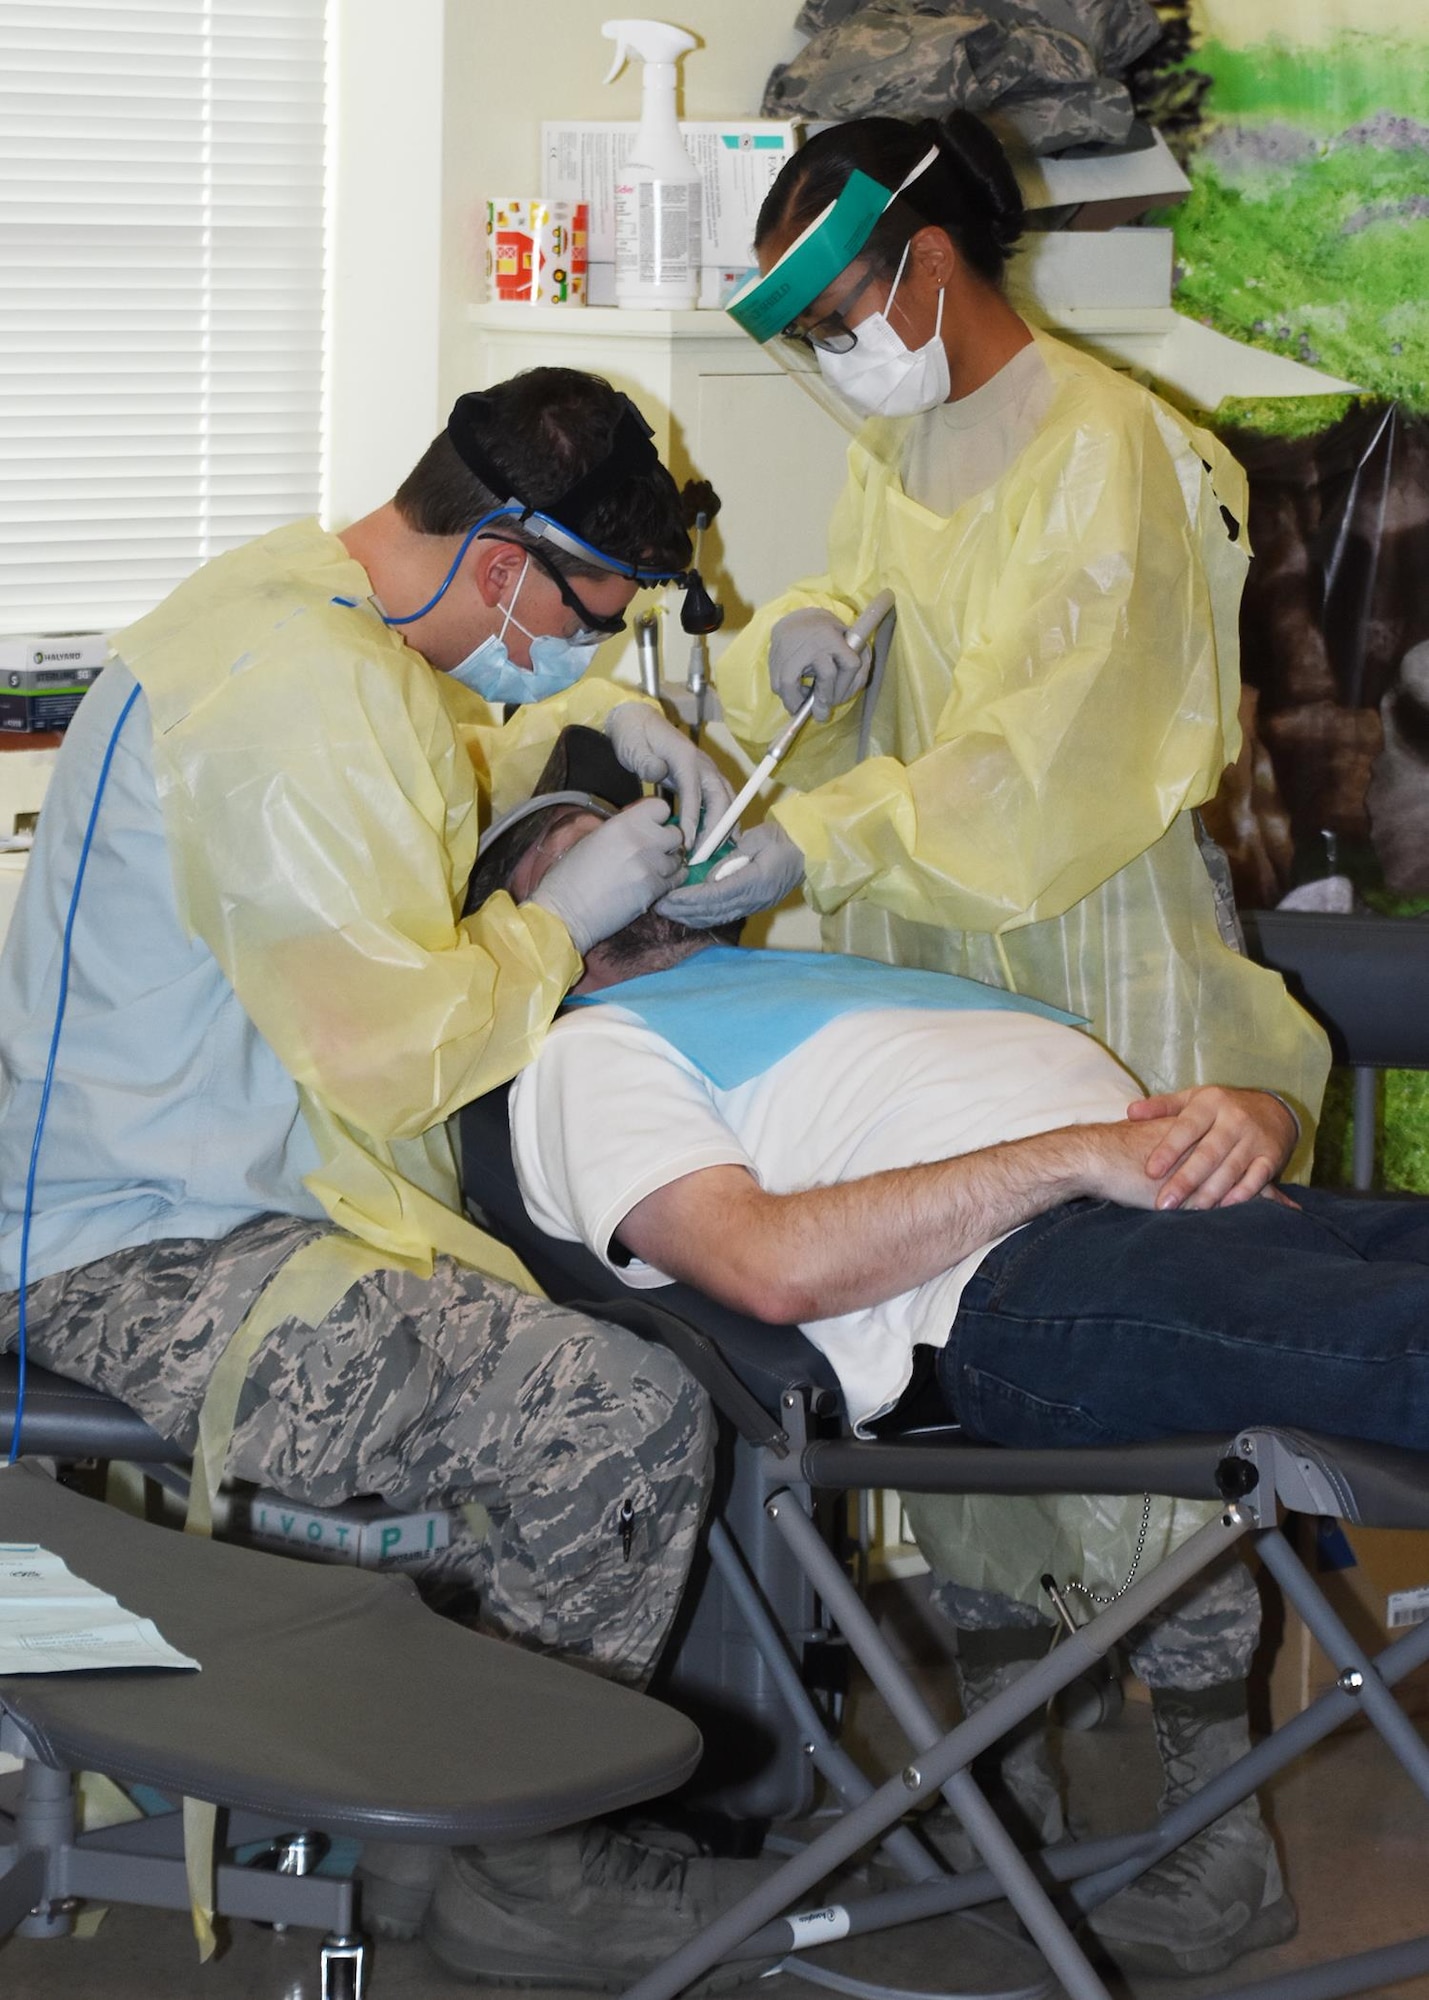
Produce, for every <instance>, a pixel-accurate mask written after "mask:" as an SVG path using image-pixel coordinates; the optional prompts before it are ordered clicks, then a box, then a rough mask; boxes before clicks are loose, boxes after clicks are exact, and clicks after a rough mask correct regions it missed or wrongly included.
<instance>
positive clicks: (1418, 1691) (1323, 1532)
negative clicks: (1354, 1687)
mask: <svg viewBox="0 0 1429 2000" xmlns="http://www.w3.org/2000/svg"><path fill="white" fill-rule="evenodd" d="M1296 1547H1297V1549H1298V1551H1299V1555H1300V1559H1301V1561H1302V1562H1303V1563H1304V1564H1305V1567H1306V1568H1307V1569H1308V1570H1309V1571H1310V1573H1311V1574H1312V1575H1313V1577H1314V1578H1315V1581H1316V1583H1317V1584H1318V1585H1319V1586H1320V1588H1321V1590H1323V1592H1324V1594H1325V1598H1326V1601H1327V1602H1328V1603H1329V1605H1330V1606H1331V1608H1332V1609H1333V1610H1334V1612H1335V1613H1336V1615H1337V1616H1338V1617H1339V1618H1340V1619H1341V1620H1343V1622H1344V1624H1345V1626H1346V1627H1347V1628H1348V1630H1349V1632H1350V1635H1351V1637H1352V1638H1353V1639H1354V1640H1355V1641H1356V1643H1357V1644H1358V1645H1360V1646H1362V1647H1363V1648H1364V1650H1365V1651H1366V1652H1367V1653H1368V1654H1370V1656H1371V1657H1373V1655H1374V1654H1376V1653H1378V1652H1380V1651H1382V1650H1383V1648H1384V1647H1385V1646H1387V1645H1388V1644H1389V1643H1390V1641H1391V1640H1393V1639H1397V1638H1400V1637H1402V1636H1403V1634H1404V1632H1405V1631H1406V1630H1407V1629H1408V1628H1409V1627H1410V1626H1411V1625H1416V1624H1419V1623H1421V1622H1422V1621H1423V1620H1424V1619H1425V1618H1429V1531H1426V1530H1422V1529H1398V1528H1352V1527H1341V1526H1340V1524H1339V1523H1334V1522H1332V1523H1329V1524H1327V1525H1325V1526H1323V1527H1321V1528H1319V1529H1318V1531H1317V1526H1316V1523H1314V1522H1313V1521H1308V1520H1302V1521H1300V1522H1298V1523H1297V1526H1296ZM1347 1559H1348V1561H1347ZM1340 1564H1344V1565H1345V1566H1343V1567H1340V1566H1338V1565H1340ZM1334 1683H1335V1670H1334V1668H1333V1667H1331V1665H1330V1663H1329V1661H1328V1660H1327V1659H1326V1657H1325V1655H1324V1653H1323V1652H1322V1651H1321V1650H1320V1647H1319V1644H1318V1642H1317V1641H1316V1640H1315V1639H1313V1638H1312V1637H1311V1635H1310V1632H1309V1629H1308V1627H1307V1626H1306V1625H1305V1623H1304V1621H1303V1619H1302V1618H1301V1617H1300V1615H1299V1613H1298V1612H1297V1611H1295V1610H1294V1609H1293V1608H1292V1607H1291V1606H1290V1605H1288V1604H1287V1605H1286V1606H1285V1608H1284V1629H1283V1632H1282V1634H1281V1638H1280V1643H1279V1646H1278V1647H1277V1649H1276V1652H1275V1656H1274V1658H1273V1660H1272V1661H1271V1662H1270V1712H1271V1720H1272V1722H1273V1723H1275V1724H1276V1726H1277V1727H1278V1726H1279V1724H1280V1723H1282V1722H1284V1721H1286V1720H1287V1719H1288V1718H1289V1717H1290V1716H1292V1715H1298V1714H1299V1713H1300V1711H1301V1710H1302V1709H1304V1708H1308V1707H1309V1705H1310V1703H1311V1702H1312V1701H1314V1700H1315V1699H1316V1697H1317V1696H1319V1695H1321V1694H1323V1693H1324V1692H1325V1690H1326V1689H1327V1688H1330V1687H1333V1686H1334ZM1398 1694H1399V1700H1400V1702H1401V1704H1402V1705H1403V1706H1404V1707H1406V1708H1407V1709H1409V1710H1410V1711H1412V1712H1417V1711H1422V1710H1425V1709H1429V1666H1426V1667H1423V1668H1420V1669H1418V1670H1417V1671H1416V1672H1415V1673H1413V1674H1410V1675H1408V1676H1407V1677H1406V1679H1404V1680H1403V1681H1401V1682H1400V1684H1399V1690H1398Z"/></svg>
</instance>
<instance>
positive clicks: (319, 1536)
mask: <svg viewBox="0 0 1429 2000" xmlns="http://www.w3.org/2000/svg"><path fill="white" fill-rule="evenodd" d="M247 1509H248V1512H247V1521H246V1524H245V1532H246V1536H247V1539H249V1540H251V1541H253V1542H255V1543H258V1544H259V1545H260V1546H262V1547H265V1548H270V1549H278V1550H280V1551H282V1552H283V1553H284V1554H286V1555H294V1556H308V1557H311V1558H312V1559H314V1560H315V1561H318V1562H341V1563H356V1564H357V1565H358V1566H359V1567H360V1568H362V1569H396V1568H401V1567H402V1566H403V1565H404V1564H406V1563H412V1562H417V1561H419V1560H420V1559H421V1558H422V1557H423V1556H426V1555H430V1554H431V1553H432V1552H433V1550H435V1549H444V1548H446V1547H447V1545H448V1544H449V1542H450V1541H451V1520H450V1517H449V1516H448V1515H447V1514H446V1513H445V1512H444V1511H442V1510H440V1509H437V1510H433V1511H430V1512H424V1513H420V1514H398V1513H394V1512H393V1510H392V1509H391V1508H390V1507H388V1506H386V1505H385V1504H384V1502H382V1501H381V1500H349V1501H347V1502H346V1503H345V1504H344V1505H343V1506H341V1507H332V1508H329V1509H327V1510H326V1511H325V1512H323V1513H315V1512H314V1511H313V1510H312V1509H311V1508H307V1507H295V1506H294V1505H293V1503H292V1502H291V1501H289V1500H283V1499H280V1498H279V1496H278V1495H277V1494H276V1493H255V1494H254V1495H253V1496H252V1498H251V1500H250V1501H249V1502H248V1503H247Z"/></svg>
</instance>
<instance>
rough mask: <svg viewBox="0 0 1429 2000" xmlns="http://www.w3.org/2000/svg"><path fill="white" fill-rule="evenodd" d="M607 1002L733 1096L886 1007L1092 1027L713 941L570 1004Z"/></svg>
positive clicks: (906, 969)
mask: <svg viewBox="0 0 1429 2000" xmlns="http://www.w3.org/2000/svg"><path fill="white" fill-rule="evenodd" d="M602 1002H607V1003H609V1004H610V1005H611V1006H615V1007H623V1008H625V1009H626V1010H627V1012H629V1013H631V1014H633V1015H635V1017H636V1019H637V1020H639V1021H640V1022H641V1023H642V1024H643V1025H644V1026H645V1027H647V1028H649V1029H650V1031H651V1032H652V1034H656V1035H659V1036H660V1038H661V1040H662V1041H666V1042H669V1044H670V1045H671V1047H672V1048H675V1049H678V1050H679V1052H680V1054H681V1055H682V1056H684V1058H685V1059H686V1061H687V1062H690V1063H693V1064H694V1066H695V1068H696V1069H698V1070H700V1071H702V1072H703V1074H704V1075H705V1076H707V1077H708V1078H709V1080H710V1082H711V1083H712V1084H714V1086H715V1088H716V1089H717V1090H735V1089H737V1088H738V1086H739V1085H740V1084H742V1083H748V1082H749V1080H750V1078H751V1077H755V1076H762V1075H763V1073H764V1071H765V1070H767V1069H772V1068H773V1067H774V1065H775V1063H777V1062H779V1061H780V1060H781V1059H782V1058H783V1057H784V1056H787V1055H788V1054H789V1053H790V1052H791V1050H793V1049H796V1048H798V1047H799V1045H800V1043H801V1042H806V1041H807V1040H808V1039H809V1037H810V1036H811V1035H815V1034H817V1033H818V1031H819V1029H820V1028H825V1027H827V1026H828V1024H829V1022H830V1021H836V1020H838V1019H839V1017H840V1016H841V1015H843V1014H854V1013H865V1014H866V1013H869V1012H871V1011H873V1010H874V1009H875V1008H880V1007H909V1008H922V1009H924V1010H929V1009H936V1008H946V1009H947V1010H948V1011H949V1012H950V1013H960V1012H970V1011H974V1010H982V1009H988V1008H991V1009H994V1010H1004V1009H1011V1010H1012V1011H1014V1012H1016V1013H1021V1014H1040V1015H1041V1016H1042V1019H1043V1020H1044V1021H1058V1022H1060V1023H1061V1024H1062V1025H1063V1026H1064V1027H1068V1028H1080V1027H1085V1025H1086V1023H1085V1022H1084V1021H1082V1020H1081V1019H1079V1017H1078V1016H1077V1015H1075V1014H1064V1013H1063V1012H1062V1011H1061V1009H1060V1008H1058V1007H1048V1006H1046V1005H1044V1003H1043V1002H1042V1001H1040V1000H1029V999H1027V998H1025V997H1024V995H1022V994H1020V993H1007V992H1005V991H1004V990H1003V989H1002V988H1001V987H1000V986H983V985H981V984H980V983H979V982H978V981H977V980H975V979H961V978H959V977H958V975H957V974H956V973H952V972H924V971H921V970H920V969H919V968H918V967H916V966H908V965H884V964H883V963H882V962H881V961H880V960H877V959H871V958H851V957H849V956H847V955H846V954H845V953H842V952H814V951H743V950H741V949H740V948H739V947H738V946H737V945H707V946H706V947H705V949H704V950H703V951H699V952H696V953H695V954H694V956H693V957H692V958H687V959H685V960H683V961H682V962H681V963H680V964H679V965H674V966H671V967H670V968H669V970H668V971H665V972H648V973H645V974H644V975H643V976H642V977H641V978H639V979H627V980H626V981H625V982H624V983H623V984H622V985H619V986H609V987H606V988H605V989H604V990H603V991H602V992H599V993H585V994H580V995H575V996H573V997H572V998H571V999H570V1000H569V1001H567V1003H566V1004H567V1005H568V1006H571V1007H596V1006H599V1005H600V1004H601V1003H602Z"/></svg>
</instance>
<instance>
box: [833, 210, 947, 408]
mask: <svg viewBox="0 0 1429 2000" xmlns="http://www.w3.org/2000/svg"><path fill="white" fill-rule="evenodd" d="M911 248H912V245H911V243H906V244H905V245H904V246H903V255H902V256H901V257H900V258H899V260H898V269H897V271H896V273H895V274H894V278H893V289H892V291H890V292H889V294H888V305H890V306H891V305H892V304H893V297H894V293H896V292H897V290H898V285H899V281H900V279H901V278H902V276H903V266H904V265H905V264H906V263H907V262H908V252H909V250H910V249H911ZM886 313H887V306H885V308H884V311H883V312H876V313H870V314H869V316H868V318H867V319H864V320H860V321H859V323H858V325H857V326H856V327H855V328H854V329H853V331H854V333H855V335H856V336H857V338H856V340H855V343H854V345H853V346H852V347H851V348H850V349H849V350H848V352H847V353H846V354H830V353H829V352H828V351H827V350H826V349H825V348H822V347H816V348H815V349H814V354H815V357H816V358H817V360H818V364H819V373H820V374H821V375H822V376H823V378H824V380H825V381H826V382H827V383H828V384H829V386H830V388H833V389H836V390H837V391H838V393H839V394H840V395H841V396H842V397H843V398H844V400H845V401H846V402H849V403H852V404H853V406H854V408H855V409H856V410H862V411H863V412H864V414H865V415H866V416H870V417H916V416H920V415H921V414H922V412H923V411H924V410H935V409H936V408H937V407H938V405H939V403H946V402H947V400H948V392H949V390H950V389H951V388H952V386H953V384H952V377H951V375H950V374H949V372H948V356H947V352H946V350H945V349H944V347H943V343H942V339H941V338H940V336H941V334H942V331H943V294H942V292H941V291H940V292H939V293H938V317H937V319H936V320H935V322H934V324H933V337H932V339H931V340H925V341H924V343H923V345H922V346H921V347H907V346H905V345H904V343H903V342H902V341H901V340H900V339H899V337H898V335H897V334H896V333H895V332H894V330H893V328H892V327H891V326H890V325H889V323H888V320H887V318H886V317H885V315H886Z"/></svg>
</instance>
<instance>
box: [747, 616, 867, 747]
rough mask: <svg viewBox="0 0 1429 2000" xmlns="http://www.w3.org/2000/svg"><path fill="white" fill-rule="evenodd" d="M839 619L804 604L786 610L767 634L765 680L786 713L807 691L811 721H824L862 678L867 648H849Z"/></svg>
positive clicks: (799, 704) (793, 709)
mask: <svg viewBox="0 0 1429 2000" xmlns="http://www.w3.org/2000/svg"><path fill="white" fill-rule="evenodd" d="M844 631H845V627H844V624H843V621H842V619H840V618H836V617H835V616H834V614H833V612H832V611H821V610H820V609H819V607H818V606H817V605H813V604H811V605H809V606H807V607H806V608H805V609H804V610H803V611H789V612H786V613H785V615H784V616H783V617H782V618H781V619H780V620H779V622H778V624H777V625H776V626H775V627H774V630H773V631H772V632H771V633H770V635H769V685H770V687H772V688H773V690H774V692H775V694H777V695H778V697H779V699H780V701H782V702H783V704H784V706H785V708H787V709H788V711H789V713H790V714H791V715H795V714H797V713H798V711H799V710H800V709H801V708H802V707H803V705H804V703H805V702H806V701H807V700H808V698H809V696H810V694H811V693H812V694H813V695H814V697H815V700H814V720H815V722H827V721H828V719H829V717H830V716H831V715H832V714H833V712H834V710H835V709H836V708H840V707H841V706H842V705H843V703H844V702H846V701H851V700H852V699H853V697H854V696H855V695H856V694H857V693H858V691H859V689H860V688H861V687H862V686H863V684H864V682H865V681H866V680H867V679H868V669H869V663H870V660H871V659H872V652H873V649H872V647H870V646H862V647H859V648H857V649H855V648H854V647H853V646H851V645H850V644H849V643H848V640H847V639H846V638H845V636H844Z"/></svg>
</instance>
